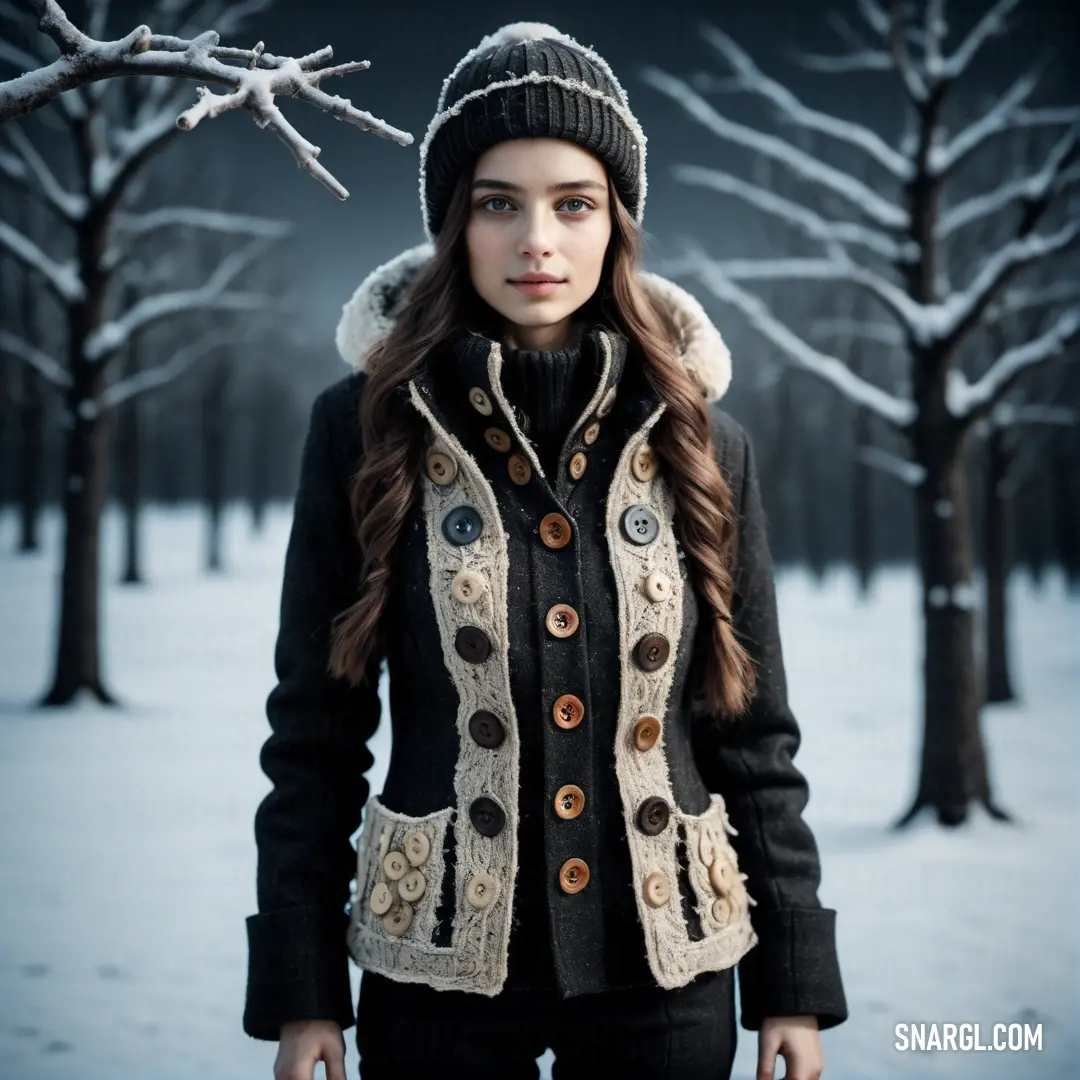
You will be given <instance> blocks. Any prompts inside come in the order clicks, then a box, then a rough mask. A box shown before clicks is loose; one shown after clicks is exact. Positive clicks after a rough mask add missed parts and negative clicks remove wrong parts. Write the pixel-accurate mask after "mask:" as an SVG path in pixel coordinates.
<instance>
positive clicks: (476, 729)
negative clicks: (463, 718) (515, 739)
mask: <svg viewBox="0 0 1080 1080" xmlns="http://www.w3.org/2000/svg"><path fill="white" fill-rule="evenodd" d="M469 734H470V735H471V736H472V740H473V742H474V743H476V744H477V746H482V747H484V749H485V750H494V749H495V747H496V746H501V745H502V743H503V740H504V739H505V738H506V729H505V728H504V727H503V726H502V722H501V721H500V720H499V718H498V717H497V716H496V715H495V714H494V713H490V712H485V711H484V710H483V709H481V710H480V711H479V712H474V713H473V714H472V716H470V717H469Z"/></svg>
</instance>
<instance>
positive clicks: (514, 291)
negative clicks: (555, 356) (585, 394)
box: [465, 139, 611, 349]
mask: <svg viewBox="0 0 1080 1080" xmlns="http://www.w3.org/2000/svg"><path fill="white" fill-rule="evenodd" d="M469 199H470V211H469V223H468V225H467V226H466V230H465V239H466V244H467V246H468V251H469V275H470V277H471V278H472V283H473V287H474V288H475V289H476V291H477V293H478V294H479V295H480V297H481V298H482V299H483V300H485V301H486V302H487V303H488V304H489V305H490V306H491V307H493V308H494V309H495V310H496V311H497V312H498V313H499V314H500V315H501V316H502V317H503V318H504V320H505V321H506V326H505V333H506V337H507V344H508V345H509V346H510V347H511V348H520V349H559V348H562V347H564V346H565V345H567V344H570V343H571V316H572V315H573V314H574V312H575V311H577V309H578V308H580V307H581V305H582V304H584V303H585V302H586V301H587V300H588V299H589V297H591V296H592V295H593V293H594V292H596V287H597V285H598V284H599V282H600V274H601V271H602V269H603V265H604V254H605V252H606V251H607V246H608V240H610V238H611V207H610V206H609V205H608V187H607V172H606V171H605V169H604V166H603V164H602V163H601V162H600V159H599V158H597V157H594V156H593V155H592V154H590V153H589V151H588V150H585V149H583V148H582V147H580V146H578V145H577V144H576V143H572V142H567V141H566V140H565V139H510V140H508V141H506V142H501V143H498V144H497V145H495V146H493V147H492V148H491V149H490V150H488V151H486V152H485V153H484V154H482V155H481V156H480V158H479V159H478V160H477V162H476V167H475V169H474V170H473V178H472V191H471V192H470V196H469ZM535 273H539V274H546V275H550V276H552V277H554V278H556V279H557V281H558V283H557V284H549V285H545V286H542V287H536V286H534V287H532V288H528V287H522V286H521V285H518V284H515V281H518V280H519V279H521V278H522V277H524V276H525V275H527V274H535Z"/></svg>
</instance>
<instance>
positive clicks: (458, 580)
mask: <svg viewBox="0 0 1080 1080" xmlns="http://www.w3.org/2000/svg"><path fill="white" fill-rule="evenodd" d="M486 588H487V585H486V583H485V582H484V579H483V578H482V577H481V576H480V575H479V574H478V573H477V572H476V571H475V570H459V571H458V572H457V573H456V574H455V575H454V580H453V581H452V582H451V583H450V592H451V593H452V594H453V596H454V599H455V600H457V601H458V602H459V603H461V604H475V603H476V601H477V600H479V599H480V597H481V596H483V595H484V590H485V589H486Z"/></svg>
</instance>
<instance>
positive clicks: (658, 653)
mask: <svg viewBox="0 0 1080 1080" xmlns="http://www.w3.org/2000/svg"><path fill="white" fill-rule="evenodd" d="M670 653H671V646H670V645H669V644H668V639H667V638H666V637H664V635H663V634H646V635H645V636H644V637H643V638H642V639H641V640H640V641H639V642H638V643H637V645H635V646H634V659H635V660H636V661H637V665H638V667H639V668H641V670H642V671H656V669H657V668H662V667H663V666H664V664H665V663H667V658H668V656H669V655H670Z"/></svg>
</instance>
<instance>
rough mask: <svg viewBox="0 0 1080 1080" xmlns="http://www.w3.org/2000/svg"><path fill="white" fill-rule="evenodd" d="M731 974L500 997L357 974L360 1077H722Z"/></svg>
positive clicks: (731, 1023)
mask: <svg viewBox="0 0 1080 1080" xmlns="http://www.w3.org/2000/svg"><path fill="white" fill-rule="evenodd" d="M733 986H734V976H733V973H732V970H731V969H730V968H729V969H728V970H726V971H719V972H717V971H710V972H705V973H703V974H701V975H699V976H698V977H697V978H696V979H694V981H693V982H691V983H689V984H688V985H686V986H683V987H680V988H678V989H677V990H663V989H661V988H660V987H658V986H650V987H634V988H630V989H624V990H612V991H608V992H607V993H604V994H588V995H585V996H582V997H574V998H570V999H568V1000H562V999H561V998H558V997H556V996H554V995H553V994H551V993H549V992H546V991H537V990H506V991H504V992H503V993H501V994H499V995H497V996H496V997H486V996H485V995H483V994H471V993H466V992H464V991H461V990H434V989H432V988H431V987H430V986H425V985H423V984H420V983H399V982H395V981H393V980H392V979H388V978H386V977H385V976H382V975H378V974H375V973H374V972H365V973H364V976H363V978H362V979H361V982H360V1000H359V1003H358V1006H357V1020H356V1048H357V1050H359V1052H360V1057H361V1059H362V1060H361V1062H360V1076H361V1078H362V1080H402V1078H403V1077H416V1078H418V1080H421V1078H422V1080H427V1078H428V1077H430V1078H431V1080H464V1078H466V1077H468V1078H469V1080H478V1078H481V1077H491V1078H494V1080H537V1077H539V1075H540V1069H539V1067H538V1066H537V1064H536V1059H537V1058H538V1057H540V1056H541V1055H542V1054H543V1053H544V1051H545V1050H547V1049H548V1048H549V1047H550V1048H551V1049H552V1050H553V1051H554V1053H555V1064H554V1066H553V1068H552V1080H597V1078H598V1077H603V1076H618V1077H619V1080H729V1077H730V1076H731V1067H732V1063H733V1061H734V1058H735V1042H736V1027H735V1004H734V995H733Z"/></svg>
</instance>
